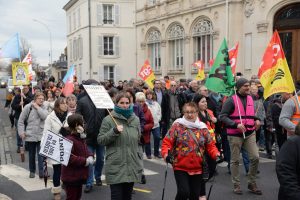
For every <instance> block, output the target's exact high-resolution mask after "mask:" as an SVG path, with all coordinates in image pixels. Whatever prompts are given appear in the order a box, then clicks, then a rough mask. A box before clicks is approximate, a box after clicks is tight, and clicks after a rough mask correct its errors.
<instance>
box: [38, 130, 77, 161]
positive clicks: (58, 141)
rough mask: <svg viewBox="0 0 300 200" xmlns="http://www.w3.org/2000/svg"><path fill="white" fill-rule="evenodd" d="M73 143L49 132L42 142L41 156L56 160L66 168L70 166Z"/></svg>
mask: <svg viewBox="0 0 300 200" xmlns="http://www.w3.org/2000/svg"><path fill="white" fill-rule="evenodd" d="M72 146H73V142H72V141H71V140H68V139H67V138H64V137H63V136H61V135H59V134H56V133H53V132H51V131H47V133H46V134H45V135H43V139H42V141H41V149H40V152H39V154H40V155H42V156H46V157H47V158H50V159H52V160H55V161H57V162H59V163H61V164H63V165H65V166H67V165H68V162H69V159H70V155H71V150H72Z"/></svg>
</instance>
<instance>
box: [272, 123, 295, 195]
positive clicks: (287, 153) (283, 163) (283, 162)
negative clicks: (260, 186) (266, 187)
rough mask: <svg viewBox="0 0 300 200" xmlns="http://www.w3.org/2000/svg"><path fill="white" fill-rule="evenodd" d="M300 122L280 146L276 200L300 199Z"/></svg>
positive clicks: (277, 163) (277, 164)
mask: <svg viewBox="0 0 300 200" xmlns="http://www.w3.org/2000/svg"><path fill="white" fill-rule="evenodd" d="M299 152H300V124H298V125H297V126H296V129H295V135H294V136H292V137H290V138H289V139H288V140H287V141H286V142H285V143H284V144H283V145H282V147H281V149H280V152H279V155H278V157H277V162H276V173H277V178H278V181H279V184H280V188H279V193H278V200H296V199H300V153H299Z"/></svg>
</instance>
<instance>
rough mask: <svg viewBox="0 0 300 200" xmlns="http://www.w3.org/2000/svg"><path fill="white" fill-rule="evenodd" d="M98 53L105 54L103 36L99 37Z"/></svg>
mask: <svg viewBox="0 0 300 200" xmlns="http://www.w3.org/2000/svg"><path fill="white" fill-rule="evenodd" d="M98 55H99V56H103V36H99V37H98Z"/></svg>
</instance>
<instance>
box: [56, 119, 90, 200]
mask: <svg viewBox="0 0 300 200" xmlns="http://www.w3.org/2000/svg"><path fill="white" fill-rule="evenodd" d="M68 125H69V129H68V130H69V134H68V135H67V136H66V138H68V139H69V140H71V141H72V142H73V147H72V151H71V156H70V160H69V163H68V166H62V173H61V180H62V181H63V183H64V185H65V191H66V194H67V198H66V199H67V200H80V198H81V195H82V185H83V184H85V183H86V180H87V178H88V166H89V164H93V163H94V158H93V157H92V155H91V154H90V153H89V152H88V149H87V145H86V143H85V138H86V134H85V133H84V129H83V117H82V116H81V115H79V114H73V115H70V116H69V117H68Z"/></svg>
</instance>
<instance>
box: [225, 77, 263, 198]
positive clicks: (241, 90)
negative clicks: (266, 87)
mask: <svg viewBox="0 0 300 200" xmlns="http://www.w3.org/2000/svg"><path fill="white" fill-rule="evenodd" d="M236 88H237V93H236V95H233V96H231V97H229V98H228V99H227V100H226V101H225V103H224V105H223V107H222V111H221V113H220V116H219V118H220V120H221V121H222V122H223V123H224V124H225V125H226V127H227V134H228V140H229V144H230V150H231V161H230V165H231V180H232V183H233V192H234V193H235V194H239V195H241V194H242V193H243V192H242V190H241V187H240V174H239V159H240V152H241V148H243V149H244V150H246V151H247V153H248V155H249V159H250V167H249V173H248V189H249V190H250V191H251V192H252V193H254V194H257V195H261V194H262V192H261V190H259V189H258V187H257V185H256V174H257V168H258V163H259V154H258V148H257V145H256V137H255V130H258V129H259V128H260V121H259V118H258V117H256V116H255V110H254V102H253V99H252V97H251V96H250V83H249V81H248V80H247V79H245V78H239V79H238V80H237V82H236Z"/></svg>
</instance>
